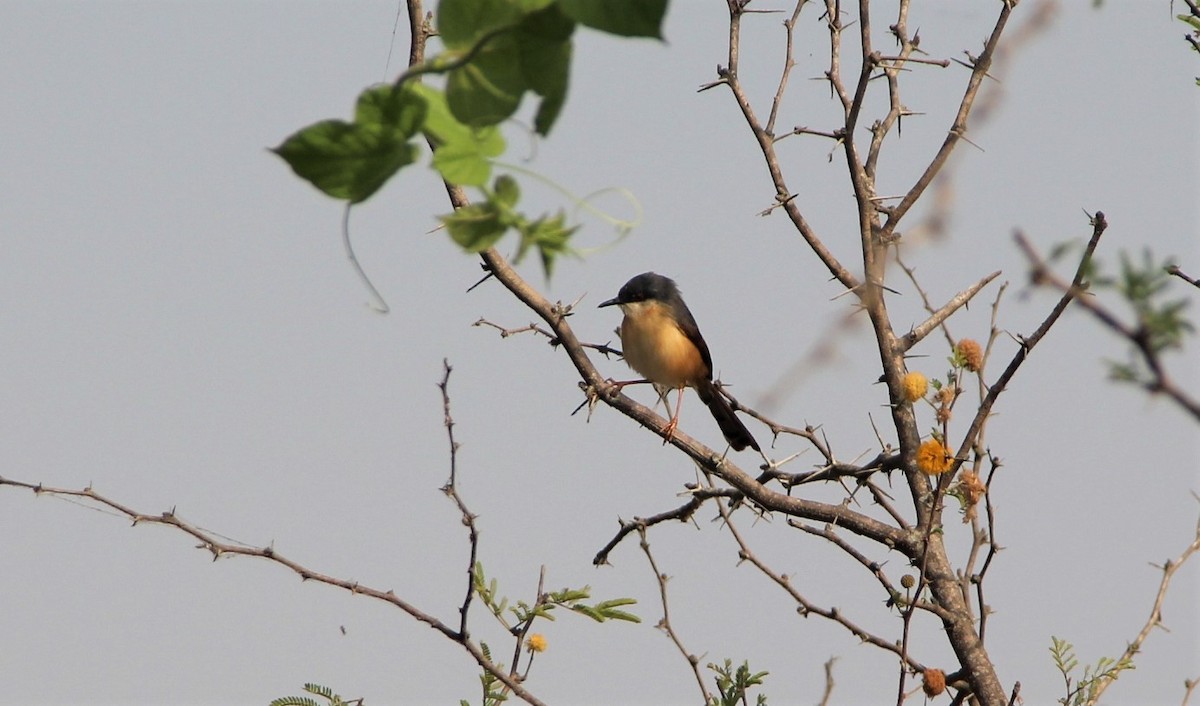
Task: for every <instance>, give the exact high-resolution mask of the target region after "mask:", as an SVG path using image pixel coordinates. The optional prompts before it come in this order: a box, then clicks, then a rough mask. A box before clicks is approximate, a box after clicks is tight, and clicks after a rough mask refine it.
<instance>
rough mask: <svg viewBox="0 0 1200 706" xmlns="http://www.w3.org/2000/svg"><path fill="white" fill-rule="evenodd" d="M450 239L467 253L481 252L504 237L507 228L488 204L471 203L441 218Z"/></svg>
mask: <svg viewBox="0 0 1200 706" xmlns="http://www.w3.org/2000/svg"><path fill="white" fill-rule="evenodd" d="M441 221H442V223H444V224H446V229H447V230H448V231H450V238H451V239H452V240H454V242H456V243H458V244H459V246H460V247H462V248H463V249H464V250H466V251H467V252H473V253H477V252H483V251H484V250H487V249H488V248H490V247H492V246H493V245H495V244H496V241H498V240H500V238H501V237H503V236H504V231H505V230H507V229H508V228H507V226H505V225H504V223H503V222H502V221H501V220H500V214H499V212H498V211H497V209H496V207H495V205H494V204H492V203H490V202H483V203H473V204H471V205H469V206H464V207H463V208H460V209H458V210H456V211H455V212H454V213H450V214H447V215H445V216H442V217H441Z"/></svg>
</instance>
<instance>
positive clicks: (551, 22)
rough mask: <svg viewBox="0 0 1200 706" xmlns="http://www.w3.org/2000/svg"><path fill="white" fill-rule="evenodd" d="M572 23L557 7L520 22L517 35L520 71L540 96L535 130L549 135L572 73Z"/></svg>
mask: <svg viewBox="0 0 1200 706" xmlns="http://www.w3.org/2000/svg"><path fill="white" fill-rule="evenodd" d="M574 32H575V21H574V20H572V19H571V18H570V17H567V16H566V15H565V14H563V12H562V10H561V9H560V8H559V7H558V6H557V5H552V6H550V7H548V8H546V9H545V10H543V11H541V12H535V13H533V14H531V15H529V16H528V17H526V18H525V21H524V22H522V23H521V27H520V30H519V34H518V39H519V44H520V47H521V70H522V72H524V74H525V80H526V81H527V82H528V84H529V88H530V89H532V90H533V91H535V92H536V93H537V94H538V95H540V96H541V97H542V102H541V104H540V105H539V106H538V111H537V115H536V116H535V117H534V129H535V130H536V131H537V132H538V134H539V135H548V134H549V133H550V128H551V126H553V125H554V121H555V120H556V119H557V118H558V114H559V112H561V111H562V106H563V103H565V102H566V100H567V85H568V83H569V80H570V73H571V55H572V46H571V35H572V34H574Z"/></svg>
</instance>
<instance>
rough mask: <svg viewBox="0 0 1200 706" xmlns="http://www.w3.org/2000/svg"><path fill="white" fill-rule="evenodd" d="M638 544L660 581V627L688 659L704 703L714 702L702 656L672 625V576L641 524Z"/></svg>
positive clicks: (655, 576) (638, 529)
mask: <svg viewBox="0 0 1200 706" xmlns="http://www.w3.org/2000/svg"><path fill="white" fill-rule="evenodd" d="M637 533H638V539H639V542H638V546H640V547H641V549H642V553H643V554H645V555H646V561H648V562H650V569H651V570H652V571H653V572H654V579H655V580H656V581H657V582H658V595H659V599H660V600H661V601H662V611H663V617H662V620H659V621H658V627H659V628H660V629H662V631H663V632H665V633H666V634H667V637H669V638H671V642H673V643H674V644H675V648H676V649H678V650H679V654H681V655H683V658H684V659H685V660H687V663H688V665H690V666H691V668H692V674H693V675H695V677H696V685H697V686H699V687H700V694H701V695H703V696H704V703H706V704H709V703H713V699H712V695H711V694H709V692H708V686H707V685H706V684H705V683H704V675H703V674H701V673H700V658H699V657H697V656H696V655H694V654H692V653H691V652H690V651H688V649H687V648H686V647H684V646H683V640H681V639H679V633H677V632H675V627H674V626H673V625H671V602H670V601H669V600H667V581H668V580H670V577H669V576H667V575H666V574H664V573H663V572H662V570H661V569H659V568H658V562H656V561H655V560H654V554H652V553H651V552H650V542H649V540H647V539H646V528H645V527H644V526H639V527H638V528H637Z"/></svg>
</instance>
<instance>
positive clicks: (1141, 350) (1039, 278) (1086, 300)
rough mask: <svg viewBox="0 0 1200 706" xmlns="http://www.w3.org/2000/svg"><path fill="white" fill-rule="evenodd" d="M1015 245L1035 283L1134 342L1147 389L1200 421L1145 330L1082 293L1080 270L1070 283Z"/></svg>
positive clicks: (1195, 405)
mask: <svg viewBox="0 0 1200 706" xmlns="http://www.w3.org/2000/svg"><path fill="white" fill-rule="evenodd" d="M1096 218H1097V219H1100V220H1101V221H1103V218H1104V214H1102V213H1097V214H1096ZM1017 245H1018V246H1020V248H1021V251H1022V252H1023V253H1024V254H1025V257H1026V258H1027V259H1028V260H1029V262H1030V266H1031V268H1032V273H1031V278H1032V280H1033V282H1034V283H1035V284H1041V285H1047V286H1050V287H1052V288H1053V289H1055V290H1057V291H1059V292H1061V293H1062V298H1063V299H1062V300H1063V301H1071V300H1074V301H1075V302H1077V303H1078V304H1079V306H1081V307H1083V308H1084V309H1085V310H1087V312H1088V313H1089V314H1091V315H1092V317H1093V318H1095V319H1096V320H1097V321H1099V322H1100V323H1101V324H1103V325H1104V326H1105V327H1106V328H1108V329H1109V330H1110V331H1113V332H1114V333H1116V334H1117V335H1119V336H1121V337H1122V338H1124V339H1126V340H1128V341H1129V342H1130V343H1131V344H1133V346H1134V348H1135V349H1136V350H1137V351H1138V354H1139V355H1140V356H1141V357H1142V360H1143V361H1145V363H1146V367H1147V368H1148V369H1149V370H1150V374H1151V375H1152V376H1153V379H1152V380H1151V381H1149V383H1148V384H1147V385H1146V388H1147V389H1148V390H1149V391H1150V392H1152V393H1161V394H1164V395H1166V396H1167V397H1168V398H1170V399H1171V401H1173V402H1175V403H1176V404H1177V405H1179V407H1181V408H1182V409H1184V410H1185V411H1186V412H1188V413H1189V414H1191V415H1192V417H1194V418H1195V419H1196V420H1197V421H1200V400H1197V399H1195V398H1194V397H1192V396H1191V395H1189V394H1188V393H1187V392H1185V391H1184V390H1183V388H1181V387H1179V385H1178V384H1177V383H1176V382H1175V380H1174V379H1173V378H1172V377H1171V376H1170V374H1169V373H1168V372H1167V370H1166V368H1165V367H1163V364H1162V361H1161V359H1160V358H1159V355H1158V351H1157V350H1155V349H1154V348H1153V347H1152V346H1151V343H1150V337H1149V335H1148V334H1147V332H1146V330H1145V329H1143V328H1142V327H1137V328H1134V327H1132V326H1129V325H1128V324H1125V323H1123V322H1122V321H1121V320H1120V319H1119V318H1118V317H1117V315H1116V314H1114V313H1112V312H1111V311H1109V310H1108V309H1107V308H1105V307H1104V306H1103V305H1102V304H1100V303H1099V302H1097V301H1096V300H1095V299H1094V298H1092V297H1090V296H1083V295H1084V294H1085V293H1086V289H1085V288H1084V287H1083V279H1082V277H1081V276H1080V274H1079V273H1077V274H1076V276H1075V278H1074V279H1073V280H1072V281H1071V282H1070V283H1068V282H1064V281H1063V280H1062V279H1061V278H1059V277H1058V276H1057V275H1055V274H1054V273H1053V272H1052V271H1051V270H1050V267H1049V266H1048V265H1047V264H1046V262H1045V260H1043V259H1042V257H1041V256H1040V255H1038V253H1037V251H1036V250H1034V248H1033V246H1032V245H1031V244H1030V243H1029V241H1028V240H1027V239H1025V237H1024V236H1022V235H1020V234H1018V235H1017ZM1089 245H1090V244H1089ZM1090 256H1091V252H1090V251H1089V252H1088V253H1087V255H1086V257H1085V261H1086V258H1090Z"/></svg>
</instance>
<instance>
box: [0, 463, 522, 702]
mask: <svg viewBox="0 0 1200 706" xmlns="http://www.w3.org/2000/svg"><path fill="white" fill-rule="evenodd" d="M6 485H7V486H13V487H18V488H28V489H29V490H32V491H33V492H34V493H37V494H38V495H50V496H55V497H63V498H78V499H81V500H85V501H90V502H93V503H95V504H97V505H99V506H101V507H103V508H107V509H109V510H114V511H116V512H117V513H118V514H119V515H122V516H124V517H126V518H127V519H129V520H131V521H132V522H133V524H134V525H163V526H165V527H171V528H174V529H176V530H179V531H180V532H183V533H184V534H187V535H190V536H191V537H193V538H195V539H196V540H198V541H199V544H197V545H196V548H197V549H203V550H204V551H207V552H209V553H210V554H212V557H213V561H216V560H217V559H221V558H226V557H234V556H250V557H257V558H259V559H265V560H267V561H270V562H272V563H275V564H278V565H280V566H283V567H284V568H286V569H288V570H290V571H292V572H293V573H295V574H296V575H297V576H299V577H300V578H301V580H304V581H314V582H316V583H323V584H325V585H328V586H333V587H336V588H341V589H343V590H346V591H349V592H350V593H352V594H354V595H357V596H367V597H368V598H373V599H375V600H378V601H382V602H384V603H388V604H390V605H393V606H395V607H397V608H399V609H400V610H401V611H403V612H404V613H406V614H408V615H409V616H411V617H412V618H414V619H415V620H418V621H420V622H422V623H425V624H426V625H428V626H429V627H431V628H433V629H434V630H436V631H438V632H439V633H441V634H442V635H444V636H446V637H447V638H448V639H450V640H452V641H453V642H456V643H458V644H460V645H462V647H463V649H465V650H466V651H467V652H468V653H469V654H470V655H471V657H472V658H474V660H475V662H476V663H477V664H478V665H479V666H480V667H482V668H483V669H485V670H487V671H488V673H489V674H492V675H493V676H495V677H496V679H498V680H499V681H500V682H501V683H502V684H504V685H505V687H507V688H508V689H510V690H511V691H512V693H513V694H515V695H516V696H518V697H519V698H521V699H522V700H524V701H525V702H526V703H529V704H533V705H534V706H539V705H540V704H542V701H541V700H539V699H538V698H537V697H535V696H534V695H533V694H531V693H529V691H528V690H526V689H525V687H523V686H522V685H521V684H520V683H518V682H517V681H516V680H515V679H513V678H512V677H510V676H509V673H508V670H506V669H502V668H501V667H500V666H499V665H497V664H496V663H495V662H493V661H492V660H491V659H489V658H488V657H487V656H486V655H484V653H483V650H482V649H481V648H480V646H479V645H477V644H476V643H475V642H473V641H472V640H471V639H470V637H469V636H468V635H467V634H466V633H465V632H463V631H460V630H456V629H454V628H452V627H450V626H449V625H447V624H446V623H444V622H442V621H441V620H439V619H438V618H436V617H434V616H433V615H431V614H429V613H426V612H425V611H423V610H421V609H419V608H417V607H416V606H415V605H413V604H412V603H409V602H408V601H406V600H404V599H403V598H400V597H399V596H397V595H396V594H395V592H393V591H390V590H389V591H383V590H380V589H377V588H372V587H370V586H364V585H362V584H360V583H359V582H357V581H351V580H349V579H343V578H338V577H336V576H330V575H328V574H323V573H320V572H318V571H315V570H313V569H310V568H308V567H306V566H304V565H303V564H300V563H299V562H296V561H293V560H292V559H289V558H287V557H285V556H283V555H282V554H280V553H278V552H276V551H275V548H274V547H270V546H267V547H253V546H250V545H246V544H241V543H236V542H231V541H227V540H225V539H223V538H221V537H220V536H219V535H218V534H217V533H215V532H212V531H210V530H206V529H203V528H201V527H199V526H197V525H195V524H192V523H190V522H188V521H186V520H183V519H181V518H180V517H179V516H178V515H176V514H175V511H174V510H168V511H167V512H163V513H160V514H146V513H142V512H138V511H137V510H134V509H133V508H130V507H129V506H127V505H124V504H122V503H120V502H118V501H117V500H113V499H112V498H109V497H106V496H104V495H102V494H100V493H97V492H96V491H95V490H93V489H92V488H91V487H87V488H84V489H82V490H72V489H69V488H52V487H48V486H44V485H42V484H40V483H27V482H24V481H18V480H13V479H10V478H2V477H0V486H6Z"/></svg>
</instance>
